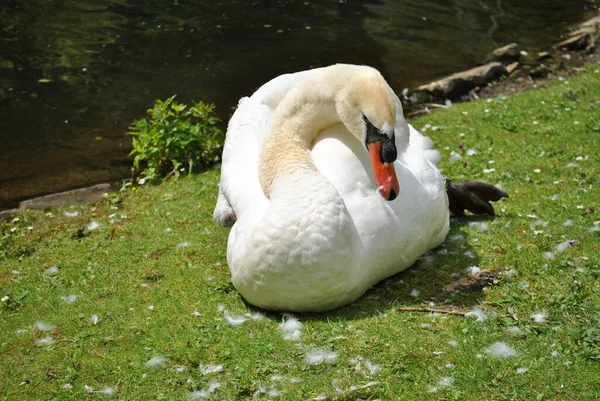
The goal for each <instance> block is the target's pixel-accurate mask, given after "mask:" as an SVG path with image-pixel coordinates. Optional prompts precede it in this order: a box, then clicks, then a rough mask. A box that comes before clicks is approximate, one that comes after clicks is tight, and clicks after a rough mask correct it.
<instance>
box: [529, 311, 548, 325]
mask: <svg viewBox="0 0 600 401" xmlns="http://www.w3.org/2000/svg"><path fill="white" fill-rule="evenodd" d="M531 318H532V319H533V321H534V322H536V323H546V322H547V321H548V313H547V312H546V311H541V312H538V313H534V314H533V315H531Z"/></svg>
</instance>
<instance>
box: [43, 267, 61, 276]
mask: <svg viewBox="0 0 600 401" xmlns="http://www.w3.org/2000/svg"><path fill="white" fill-rule="evenodd" d="M58 273H59V270H58V267H57V266H50V267H49V268H47V269H46V270H44V274H45V275H46V276H55V275H57V274H58Z"/></svg>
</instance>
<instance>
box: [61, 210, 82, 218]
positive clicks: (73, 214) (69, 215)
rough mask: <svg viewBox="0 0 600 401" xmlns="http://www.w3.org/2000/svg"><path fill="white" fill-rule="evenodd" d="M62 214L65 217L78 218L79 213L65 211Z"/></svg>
mask: <svg viewBox="0 0 600 401" xmlns="http://www.w3.org/2000/svg"><path fill="white" fill-rule="evenodd" d="M63 214H64V215H65V217H77V216H79V212H78V211H75V212H67V211H65V212H64V213H63Z"/></svg>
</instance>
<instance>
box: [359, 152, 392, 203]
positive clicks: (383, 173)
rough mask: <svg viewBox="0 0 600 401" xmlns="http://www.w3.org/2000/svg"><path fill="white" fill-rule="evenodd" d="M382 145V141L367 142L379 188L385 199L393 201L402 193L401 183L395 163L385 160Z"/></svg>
mask: <svg viewBox="0 0 600 401" xmlns="http://www.w3.org/2000/svg"><path fill="white" fill-rule="evenodd" d="M381 146H382V142H381V141H376V142H371V143H369V144H367V148H368V149H369V155H370V156H371V166H373V174H374V175H375V183H376V184H377V189H378V190H379V193H380V194H381V196H383V198H384V199H386V200H388V201H393V200H394V199H396V197H397V196H398V194H399V193H400V184H399V183H398V177H396V170H395V169H394V163H393V162H392V163H386V162H384V161H383V158H382V156H381Z"/></svg>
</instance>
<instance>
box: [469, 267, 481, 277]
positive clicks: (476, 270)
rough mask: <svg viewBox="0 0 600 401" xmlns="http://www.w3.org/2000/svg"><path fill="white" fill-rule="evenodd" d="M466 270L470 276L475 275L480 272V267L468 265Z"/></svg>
mask: <svg viewBox="0 0 600 401" xmlns="http://www.w3.org/2000/svg"><path fill="white" fill-rule="evenodd" d="M466 270H467V273H469V274H470V275H471V276H476V275H478V274H479V273H481V268H480V267H479V266H469V267H467V269H466Z"/></svg>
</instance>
